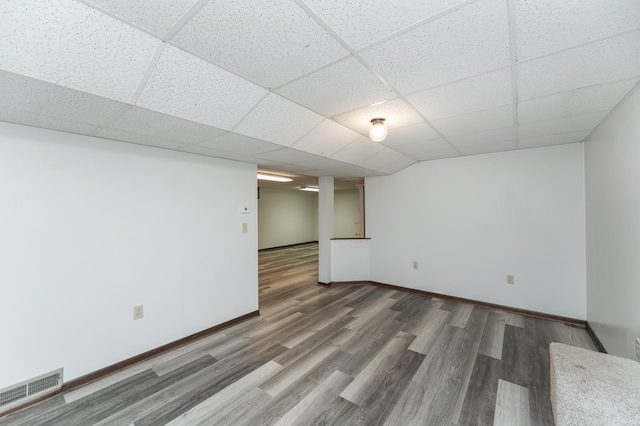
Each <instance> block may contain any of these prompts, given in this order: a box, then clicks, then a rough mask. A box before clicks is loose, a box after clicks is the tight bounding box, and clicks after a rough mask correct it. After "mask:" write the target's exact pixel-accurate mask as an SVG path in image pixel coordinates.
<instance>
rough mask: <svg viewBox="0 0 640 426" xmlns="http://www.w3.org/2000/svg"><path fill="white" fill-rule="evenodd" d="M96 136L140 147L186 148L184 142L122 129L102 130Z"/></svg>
mask: <svg viewBox="0 0 640 426" xmlns="http://www.w3.org/2000/svg"><path fill="white" fill-rule="evenodd" d="M95 136H97V137H99V138H105V139H113V140H116V141H122V142H131V143H136V144H140V145H149V146H155V147H157V148H166V149H176V148H180V147H183V146H186V144H185V143H183V142H176V141H173V140H170V139H164V138H161V137H158V136H150V135H142V134H140V133H134V132H129V131H126V130H121V129H109V128H104V129H100V130H99V131H98V132H97V133H96V134H95Z"/></svg>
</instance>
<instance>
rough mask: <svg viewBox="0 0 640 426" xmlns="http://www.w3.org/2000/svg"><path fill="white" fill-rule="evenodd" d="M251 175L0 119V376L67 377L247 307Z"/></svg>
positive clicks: (235, 167)
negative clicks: (136, 313)
mask: <svg viewBox="0 0 640 426" xmlns="http://www.w3.org/2000/svg"><path fill="white" fill-rule="evenodd" d="M255 173H256V167H255V166H254V165H250V164H242V163H237V162H231V161H225V160H218V159H213V158H208V157H202V156H196V155H191V154H183V153H178V152H174V151H168V150H162V149H157V148H151V147H145V146H138V145H133V144H126V143H120V142H113V141H105V140H102V139H96V138H90V137H86V136H80V135H72V134H67V133H60V132H54V131H49V130H42V129H35V128H29V127H24V126H18V125H13V124H7V123H0V283H2V286H1V288H2V297H0V324H2V347H3V350H2V351H0V388H3V387H6V386H9V385H12V384H14V383H16V382H19V381H22V380H25V379H28V378H31V377H33V376H36V375H39V374H41V373H45V372H49V371H51V370H54V369H56V368H59V367H64V370H65V380H70V379H74V378H76V377H79V376H82V375H84V374H87V373H90V372H92V371H95V370H98V369H100V368H103V367H105V366H108V365H111V364H113V363H116V362H118V361H121V360H124V359H126V358H129V357H132V356H134V355H137V354H140V353H142V352H145V351H148V350H150V349H153V348H156V347H158V346H161V345H163V344H166V343H169V342H172V341H175V340H177V339H180V338H182V337H185V336H187V335H190V334H192V333H196V332H198V331H201V330H203V329H206V328H208V327H212V326H214V325H217V324H220V323H222V322H225V321H227V320H230V319H233V318H236V317H238V316H241V315H244V314H247V313H249V312H252V311H255V310H257V309H258V292H257V234H256V224H257V221H256V214H255V212H256V207H257V205H256V204H257V203H256V179H255ZM243 205H248V206H250V207H251V211H252V213H251V214H249V215H241V214H240V213H239V206H243ZM242 222H247V223H248V226H249V233H247V234H242V233H241V223H242ZM140 304H143V305H144V318H143V319H141V320H137V321H133V311H132V309H133V306H135V305H140Z"/></svg>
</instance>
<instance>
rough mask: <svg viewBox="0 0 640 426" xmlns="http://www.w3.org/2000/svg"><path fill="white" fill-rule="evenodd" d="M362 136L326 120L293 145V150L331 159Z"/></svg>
mask: <svg viewBox="0 0 640 426" xmlns="http://www.w3.org/2000/svg"><path fill="white" fill-rule="evenodd" d="M359 137H360V135H359V134H358V133H356V132H354V131H353V130H349V129H347V128H346V127H343V126H341V125H339V124H336V123H334V122H333V121H331V120H324V121H323V122H322V123H320V125H319V126H318V127H316V128H315V129H313V130H312V131H310V132H309V133H307V134H306V135H305V136H304V137H303V138H302V139H300V140H299V141H298V142H296V143H295V144H293V146H292V147H293V148H295V149H298V150H302V151H306V152H311V153H313V154H317V155H320V156H323V157H331V156H332V155H333V154H335V153H336V152H337V151H338V150H340V149H342V148H344V147H345V146H347V145H349V144H350V143H351V142H353V141H355V140H356V139H358V138H359Z"/></svg>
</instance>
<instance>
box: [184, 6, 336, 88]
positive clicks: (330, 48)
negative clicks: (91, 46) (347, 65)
mask: <svg viewBox="0 0 640 426" xmlns="http://www.w3.org/2000/svg"><path fill="white" fill-rule="evenodd" d="M171 42H173V43H175V44H176V45H178V46H180V47H182V48H184V49H186V50H189V51H191V52H193V53H196V54H198V55H200V56H202V57H204V58H207V59H208V60H210V61H211V62H213V63H215V64H218V65H220V66H222V67H224V68H225V69H228V70H230V71H232V72H234V73H236V74H238V75H241V76H243V77H245V78H248V79H249V80H252V81H254V82H256V83H258V84H261V85H263V86H265V87H276V86H279V85H281V84H282V83H285V82H287V81H289V80H291V79H293V78H295V77H298V76H300V75H302V74H305V73H307V72H309V71H312V70H314V69H316V68H318V67H320V66H322V65H324V64H327V63H329V62H331V61H333V60H335V59H338V58H340V57H342V56H345V55H347V54H348V51H346V50H345V49H344V48H343V47H342V45H341V44H340V43H339V42H338V41H337V40H335V39H334V38H333V37H331V36H330V35H329V33H327V32H326V31H325V30H324V29H323V28H322V27H320V26H319V25H318V24H317V23H316V22H315V21H314V20H313V19H311V17H310V16H309V15H307V14H306V13H305V12H304V11H303V10H302V9H300V7H299V6H298V5H296V3H295V2H292V1H291V2H289V1H286V2H285V1H277V2H269V1H255V2H251V3H247V2H246V1H245V0H209V2H207V3H206V4H205V5H204V7H202V9H200V10H199V11H198V13H196V14H195V15H194V16H193V18H191V19H190V20H189V21H188V22H187V23H186V24H185V25H184V26H183V27H182V28H181V29H180V31H178V32H177V33H176V35H175V36H174V37H173V38H172V39H171Z"/></svg>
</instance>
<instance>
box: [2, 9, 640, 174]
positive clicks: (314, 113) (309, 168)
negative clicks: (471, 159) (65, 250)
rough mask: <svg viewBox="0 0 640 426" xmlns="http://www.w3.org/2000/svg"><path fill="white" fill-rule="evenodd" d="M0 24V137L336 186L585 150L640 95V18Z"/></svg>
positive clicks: (57, 18)
mask: <svg viewBox="0 0 640 426" xmlns="http://www.w3.org/2000/svg"><path fill="white" fill-rule="evenodd" d="M0 20H1V22H2V25H1V26H0V86H1V87H2V96H1V97H0V120H2V121H7V122H13V123H19V124H25V125H30V126H36V127H44V128H49V129H54V130H60V131H64V132H71V133H79V134H84V135H90V136H95V137H99V138H105V139H112V140H116V141H124V142H130V143H136V144H143V145H149V146H154V147H158V148H163V149H171V150H176V151H183V152H188V153H193V154H198V155H207V156H213V157H219V158H227V159H231V160H236V161H242V162H248V163H254V164H258V165H259V167H260V168H261V169H265V170H271V171H279V172H283V173H288V174H291V175H294V176H299V175H303V176H309V177H317V176H335V177H337V178H340V179H343V180H345V181H349V180H358V179H361V178H363V177H368V176H378V175H386V174H393V173H395V172H398V171H400V170H402V169H404V168H406V167H408V166H410V165H411V164H413V163H415V162H418V161H427V160H434V159H440V158H448V157H457V156H463V155H474V154H482V153H490V152H498V151H506V150H514V149H524V148H532V147H540V146H549V145H557V144H566V143H575V142H581V141H584V140H585V139H586V138H588V136H589V135H590V134H591V132H592V131H593V130H594V128H595V127H596V126H598V124H599V123H600V122H601V121H602V120H603V119H604V118H605V117H606V116H607V115H608V114H609V113H610V112H611V111H612V109H614V108H615V107H616V105H618V104H619V103H620V102H621V101H622V100H623V99H624V98H625V97H626V96H628V94H629V93H630V92H631V91H632V90H633V89H634V88H635V87H636V86H637V84H638V82H639V81H640V2H638V1H636V0H572V1H557V0H535V1H532V0H475V1H472V0H467V1H460V0H433V1H424V0H405V1H402V2H398V1H382V0H369V1H358V2H354V1H344V0H289V1H285V0H278V1H267V0H260V1H258V0H252V1H248V0H224V1H222V0H155V1H130V0H56V1H26V0H3V1H2V2H0ZM374 117H384V118H386V123H387V125H388V127H389V136H388V137H387V139H386V140H384V141H383V142H382V143H376V142H372V141H371V140H369V139H368V138H367V136H366V135H367V131H368V127H369V121H370V120H371V119H372V118H374Z"/></svg>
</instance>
